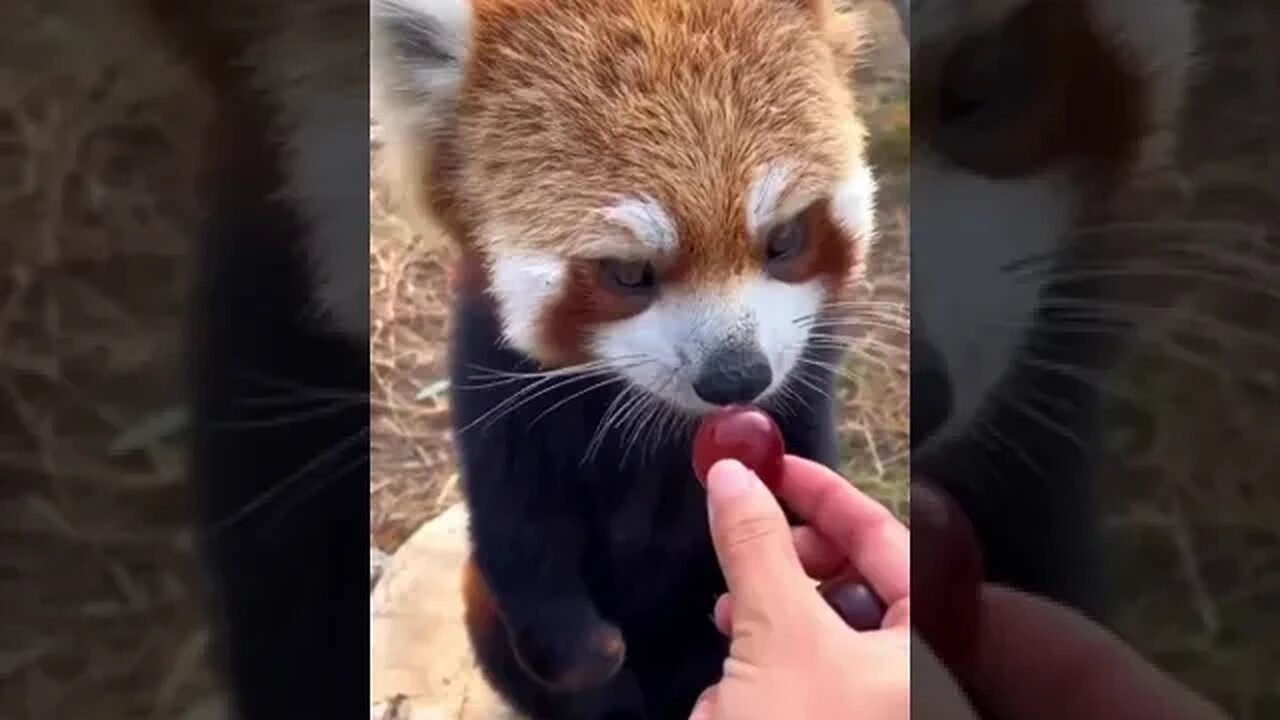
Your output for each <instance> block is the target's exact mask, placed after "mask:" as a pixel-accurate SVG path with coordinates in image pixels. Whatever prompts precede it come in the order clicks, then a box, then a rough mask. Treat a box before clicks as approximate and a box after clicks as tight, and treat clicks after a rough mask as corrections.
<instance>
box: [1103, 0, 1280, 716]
mask: <svg viewBox="0 0 1280 720" xmlns="http://www.w3.org/2000/svg"><path fill="white" fill-rule="evenodd" d="M1201 21H1202V23H1203V32H1204V52H1203V56H1204V60H1205V62H1204V67H1203V68H1202V74H1201V76H1200V78H1199V82H1198V85H1197V87H1196V90H1195V93H1194V95H1193V98H1192V102H1191V104H1190V108H1189V112H1188V117H1187V121H1188V125H1187V127H1186V131H1185V140H1184V146H1185V148H1184V152H1183V153H1182V158H1181V162H1180V167H1181V172H1182V176H1181V178H1180V183H1179V187H1177V188H1174V189H1173V192H1171V193H1167V194H1164V195H1163V196H1162V197H1155V198H1150V199H1148V200H1147V201H1146V202H1145V203H1142V204H1140V205H1139V210H1140V212H1142V213H1143V214H1142V217H1143V219H1144V226H1143V229H1142V230H1140V231H1138V232H1136V233H1134V237H1132V238H1130V239H1131V240H1134V241H1135V242H1139V243H1149V245H1148V247H1147V248H1146V250H1147V252H1145V253H1143V255H1144V256H1145V257H1152V258H1154V257H1156V256H1157V255H1159V254H1160V253H1162V252H1163V253H1165V254H1164V255H1163V258H1162V260H1161V261H1160V262H1159V264H1160V265H1162V266H1163V267H1165V268H1171V267H1174V266H1172V265H1171V258H1170V257H1169V255H1168V254H1167V249H1168V248H1170V247H1172V246H1173V245H1175V244H1179V243H1181V244H1183V245H1190V246H1192V247H1195V248H1197V249H1198V250H1199V251H1200V252H1201V253H1203V257H1200V258H1196V259H1194V260H1193V261H1190V262H1188V261H1186V260H1184V261H1183V262H1181V263H1179V264H1178V265H1177V266H1176V267H1177V268H1178V269H1181V270H1182V273H1181V274H1180V275H1179V276H1178V277H1176V278H1166V279H1164V280H1162V281H1159V282H1154V283H1151V284H1150V285H1144V286H1142V287H1141V293H1140V296H1141V301H1142V303H1143V304H1145V305H1147V306H1149V307H1150V308H1153V309H1152V310H1146V311H1142V312H1141V313H1140V315H1141V316H1142V320H1143V322H1142V325H1143V328H1142V332H1141V334H1140V338H1139V340H1138V342H1136V343H1135V344H1134V347H1133V348H1132V350H1131V353H1130V356H1129V357H1128V359H1127V361H1126V362H1125V363H1124V364H1123V365H1122V367H1121V368H1120V370H1119V372H1118V373H1116V377H1114V378H1113V379H1111V380H1110V381H1109V382H1108V385H1109V386H1111V387H1112V388H1114V389H1115V395H1116V398H1115V402H1114V404H1113V405H1114V407H1113V417H1114V418H1115V423H1114V429H1115V432H1114V438H1113V445H1112V448H1111V449H1112V452H1111V453H1110V460H1109V463H1108V466H1107V467H1106V469H1105V471H1104V475H1103V478H1102V482H1101V483H1100V487H1101V488H1102V493H1103V500H1104V502H1106V504H1107V507H1108V508H1109V513H1108V515H1109V518H1108V526H1107V532H1108V543H1107V545H1106V547H1107V548H1109V549H1110V550H1111V553H1110V557H1109V560H1110V569H1111V580H1112V582H1113V583H1114V586H1115V589H1116V592H1117V594H1118V596H1119V597H1124V598H1125V603H1124V604H1123V606H1122V607H1120V608H1118V609H1117V613H1116V617H1115V624H1116V626H1117V627H1118V628H1119V630H1120V632H1121V633H1122V634H1123V635H1125V636H1126V637H1128V638H1129V639H1130V640H1131V641H1132V642H1133V643H1134V644H1135V645H1136V646H1137V647H1138V648H1140V649H1141V650H1142V651H1144V653H1146V654H1147V655H1148V656H1149V657H1152V658H1154V659H1155V660H1156V661H1157V662H1159V663H1160V664H1161V665H1162V666H1164V667H1166V668H1168V669H1169V670H1171V671H1173V672H1174V673H1175V674H1177V675H1178V676H1180V677H1182V678H1184V679H1185V680H1186V681H1188V682H1189V683H1190V684H1191V685H1193V686H1194V687H1196V688H1197V689H1199V690H1201V691H1202V692H1207V693H1208V694H1209V695H1211V696H1212V697H1213V698H1214V699H1215V700H1216V701H1218V702H1220V703H1222V704H1223V705H1224V706H1225V707H1226V708H1227V709H1228V710H1229V711H1230V712H1231V715H1232V716H1233V717H1238V718H1241V719H1242V720H1254V719H1257V720H1261V719H1263V718H1274V717H1280V685H1278V684H1277V682H1276V679H1277V678H1280V654H1277V652H1276V649H1275V643H1276V638H1280V614H1278V613H1277V612H1276V608H1280V492H1277V490H1276V488H1277V485H1276V482H1275V479H1276V477H1277V476H1278V475H1280V451H1277V450H1276V447H1277V445H1276V442H1275V439H1276V431H1275V428H1277V427H1280V402H1277V401H1278V400H1280V378H1278V377H1277V369H1278V368H1280V294H1277V293H1276V292H1275V288H1277V287H1280V281H1278V280H1280V192H1277V187H1278V186H1277V184H1276V177H1277V176H1278V175H1277V173H1278V172H1280V123H1278V122H1277V119H1276V118H1277V109H1278V108H1280V85H1277V84H1276V79H1275V68H1276V61H1275V56H1274V54H1275V49H1274V48H1275V47H1276V45H1275V42H1276V40H1280V7H1278V6H1276V4H1275V3H1270V2H1266V1H1265V0H1253V1H1251V2H1244V3H1238V4H1236V5H1234V6H1233V7H1232V8H1231V9H1229V10H1228V9H1226V8H1223V7H1221V6H1218V7H1213V8H1210V7H1206V8H1205V10H1204V11H1202V13H1201ZM1188 271H1189V272H1188ZM1250 286H1252V287H1253V288H1257V289H1251V288H1250Z"/></svg>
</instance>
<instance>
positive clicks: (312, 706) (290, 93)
mask: <svg viewBox="0 0 1280 720" xmlns="http://www.w3.org/2000/svg"><path fill="white" fill-rule="evenodd" d="M137 2H138V5H137V9H138V10H139V11H140V12H141V13H143V14H144V15H145V17H146V19H147V20H148V21H150V22H151V24H152V27H154V29H155V31H156V32H157V33H158V34H159V35H160V36H161V37H162V39H163V40H164V41H166V42H167V44H168V45H169V47H170V48H172V51H173V55H174V60H175V62H177V63H182V64H186V65H188V66H189V67H190V68H191V70H192V76H193V79H194V81H195V82H199V83H201V84H202V85H203V86H204V87H205V88H206V89H207V92H208V94H209V96H210V97H211V98H212V100H213V114H212V117H211V118H210V122H209V132H208V137H207V140H206V147H205V156H206V158H207V162H206V167H205V173H204V178H203V181H202V185H203V187H202V188H201V193H202V194H201V197H202V199H203V205H204V208H203V215H204V218H203V221H202V224H201V227H200V232H199V238H198V243H197V245H198V253H197V255H198V282H197V286H198V287H197V290H196V297H195V299H194V303H193V305H194V314H193V316H192V317H191V331H190V350H189V353H188V354H189V357H190V358H191V364H192V368H191V393H192V397H191V407H192V417H193V423H192V428H191V444H192V458H191V468H190V474H191V477H192V481H193V483H194V485H195V488H196V490H197V496H198V500H199V515H198V523H197V529H198V531H199V532H198V537H199V538H200V542H201V547H202V550H203V557H204V560H205V562H206V564H207V566H208V569H209V578H210V587H211V590H212V596H213V603H212V610H213V614H212V619H213V626H214V629H215V630H216V632H215V634H214V637H215V638H216V642H215V646H216V648H217V650H218V651H219V652H218V658H217V660H218V663H217V664H218V665H219V669H220V670H222V674H223V677H224V679H225V682H226V685H227V686H228V691H229V695H230V699H231V703H230V704H231V707H232V714H233V716H234V717H237V718H243V719H244V720H256V719H258V718H263V719H265V718H286V717H356V716H359V715H360V714H361V713H363V712H365V706H366V703H367V692H366V690H367V685H365V684H364V680H363V678H367V677H368V675H367V670H368V667H367V657H368V655H367V643H368V631H367V627H368V626H367V625H366V624H365V622H364V618H365V614H366V613H367V612H368V594H367V585H366V583H367V582H368V579H367V576H366V574H365V573H366V572H367V565H366V563H367V560H366V552H367V546H368V541H369V536H368V515H367V513H366V512H364V511H363V508H365V507H367V503H368V471H369V462H368V442H367V439H368V430H369V414H368V403H367V393H368V382H369V354H368V342H367V327H368V303H369V300H368V267H369V265H368V256H367V252H366V248H367V247H368V243H367V238H368V157H369V156H368V125H367V123H368V80H367V78H368V33H367V29H368V24H367V23H368V15H367V13H368V6H367V5H366V4H365V3H357V2H352V1H351V0H292V1H285V2H274V1H273V2H256V1H252V0H199V1H196V2H177V1H176V0H137ZM326 398H328V399H326Z"/></svg>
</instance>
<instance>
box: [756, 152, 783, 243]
mask: <svg viewBox="0 0 1280 720" xmlns="http://www.w3.org/2000/svg"><path fill="white" fill-rule="evenodd" d="M792 177H793V174H792V172H791V168H790V166H788V165H785V164H781V163H771V164H769V165H766V166H765V168H764V171H763V172H761V173H760V175H759V176H757V177H756V179H755V181H754V182H752V183H751V188H750V189H749V190H748V191H747V229H748V230H750V231H751V234H752V235H759V234H760V231H761V230H763V229H764V228H765V227H767V226H768V225H769V223H770V221H772V220H774V219H775V218H774V215H776V214H777V213H778V211H779V210H780V209H781V208H780V207H779V206H780V204H781V202H782V198H783V195H784V194H785V193H786V191H787V189H788V187H787V186H788V185H789V184H790V182H791V180H792Z"/></svg>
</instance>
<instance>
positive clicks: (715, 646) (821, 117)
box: [371, 0, 876, 718]
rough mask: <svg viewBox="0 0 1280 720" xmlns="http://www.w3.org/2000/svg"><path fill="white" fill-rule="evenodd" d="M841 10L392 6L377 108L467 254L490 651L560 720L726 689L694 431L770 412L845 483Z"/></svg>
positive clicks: (460, 355) (468, 492) (682, 704)
mask: <svg viewBox="0 0 1280 720" xmlns="http://www.w3.org/2000/svg"><path fill="white" fill-rule="evenodd" d="M857 27H858V26H857V18H856V16H855V15H853V14H851V13H849V12H844V11H839V10H838V9H837V8H836V7H835V6H834V5H833V4H832V3H831V2H829V0H724V1H717V0H377V1H376V2H374V3H373V8H372V25H371V31H372V35H371V37H372V44H371V51H372V62H373V64H374V70H373V77H374V79H375V109H376V110H377V112H378V115H379V118H378V119H379V121H380V122H381V124H382V125H383V127H384V129H386V130H387V131H388V134H389V138H388V140H389V142H388V145H387V147H388V149H389V151H390V152H392V153H394V154H395V155H397V160H398V161H399V163H400V165H401V169H402V175H401V182H402V185H401V189H402V191H403V192H404V193H405V194H406V196H407V198H408V199H409V200H410V201H411V202H414V203H415V204H416V206H417V207H418V209H419V211H420V214H421V215H422V217H424V218H425V219H426V220H428V221H429V222H430V223H431V224H432V225H433V226H435V227H437V228H440V229H442V230H443V231H444V232H445V233H446V235H447V236H448V237H449V238H450V240H451V241H452V242H453V244H454V247H455V248H456V249H457V250H458V253H459V255H460V257H461V258H462V260H461V261H460V262H461V263H462V264H463V266H464V268H465V270H464V271H463V272H461V273H460V274H459V276H460V277H465V278H468V282H465V283H461V284H460V285H459V287H458V289H457V292H456V294H455V297H454V309H453V321H452V327H451V331H452V340H451V343H452V344H451V368H452V370H451V372H452V386H453V393H452V415H453V425H454V428H455V440H456V445H457V449H458V455H459V462H460V466H461V476H462V487H463V490H464V495H465V498H466V502H467V504H468V507H469V510H470V518H471V525H470V539H471V546H472V559H471V564H470V566H469V569H468V572H467V577H466V592H465V595H466V599H467V604H468V612H467V620H468V628H469V632H470V636H471V641H472V645H473V647H474V649H475V651H476V655H477V657H478V658H479V661H480V666H481V669H482V670H483V671H484V673H485V675H486V677H487V678H488V679H489V681H490V683H491V684H492V685H493V686H494V687H495V688H496V689H497V690H498V691H499V693H500V694H501V695H502V696H503V697H504V698H505V699H506V700H507V701H509V702H510V703H511V704H512V705H513V706H514V707H516V708H517V709H518V710H520V711H521V712H523V713H524V714H526V715H528V716H530V717H534V718H569V717H573V718H605V717H651V718H685V717H687V716H688V713H689V711H690V709H691V708H692V705H693V702H694V700H695V698H696V697H697V695H698V694H699V693H700V692H701V691H702V690H703V689H705V688H706V687H707V686H709V685H711V684H713V683H714V682H715V681H716V680H717V679H718V677H719V673H720V669H721V666H722V663H723V661H724V658H725V653H726V645H725V641H724V638H723V637H721V636H720V635H719V634H718V632H717V631H716V630H715V628H714V626H713V624H712V623H710V622H709V620H708V617H709V613H710V612H711V606H712V603H713V602H714V599H715V597H716V595H717V593H719V592H722V591H723V590H724V581H723V577H722V576H721V573H720V570H719V568H718V566H717V564H716V562H715V557H714V552H713V549H712V546H711V542H710V538H709V535H708V530H707V526H706V519H705V508H704V500H703V498H702V496H701V492H702V490H701V487H700V486H699V484H698V482H697V481H696V479H695V478H694V476H693V469H692V463H691V452H690V441H691V439H692V438H691V435H692V433H691V429H692V428H691V426H692V421H694V420H695V419H696V418H698V417H699V416H701V415H703V414H705V413H707V412H709V411H711V410H713V409H715V408H718V407H720V406H723V405H726V404H730V403H741V402H750V403H756V404H759V405H763V406H765V407H766V408H769V409H771V410H772V411H773V412H774V413H775V415H776V416H777V417H778V419H779V423H780V425H781V427H782V431H783V434H784V436H785V437H786V443H787V447H788V448H789V450H790V451H791V452H793V453H795V454H798V455H802V456H805V457H809V458H812V459H815V460H818V461H820V462H824V463H826V464H828V465H834V464H835V463H836V462H837V457H836V455H837V453H836V440H835V433H834V422H833V420H834V418H833V415H834V410H833V407H832V402H831V396H832V395H833V394H834V386H833V373H834V372H835V368H836V365H837V363H838V361H839V356H840V351H841V346H842V342H843V341H842V340H841V338H840V332H841V329H842V328H843V327H844V325H843V322H844V319H843V318H844V317H845V315H846V314H847V312H846V311H847V310H848V308H849V307H850V305H849V303H852V302H856V299H855V298H854V296H853V294H852V293H851V288H852V287H853V286H854V285H855V284H856V281H857V280H858V279H859V278H860V277H861V276H862V273H863V272H864V265H865V257H866V254H867V249H868V246H869V244H870V243H871V242H872V240H873V238H874V235H875V225H874V209H875V190H876V184H875V181H874V177H873V173H872V171H871V169H870V166H869V165H868V163H867V160H866V155H865V143H866V128H865V127H864V125H863V123H862V121H861V119H860V112H859V105H858V100H857V97H856V95H855V88H854V87H853V85H852V84H851V80H850V78H851V77H852V69H853V63H854V61H855V60H856V55H857V50H858V46H857V38H858V33H857V32H856V31H857Z"/></svg>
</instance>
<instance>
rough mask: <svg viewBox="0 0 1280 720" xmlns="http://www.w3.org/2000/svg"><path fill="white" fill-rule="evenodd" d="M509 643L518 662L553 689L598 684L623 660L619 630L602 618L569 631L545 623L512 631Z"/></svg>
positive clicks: (624, 649) (624, 652)
mask: <svg viewBox="0 0 1280 720" xmlns="http://www.w3.org/2000/svg"><path fill="white" fill-rule="evenodd" d="M512 645H513V649H514V650H515V656H516V659H517V660H518V661H519V662H520V666H521V667H522V668H523V669H524V671H525V672H527V673H528V674H529V675H530V676H531V677H533V679H534V680H536V681H538V682H539V683H540V684H542V685H544V686H545V687H547V688H548V689H550V690H552V691H555V692H563V693H573V692H583V691H586V690H591V689H594V688H598V687H600V686H602V685H604V684H605V683H607V682H608V681H609V680H611V679H612V678H613V676H614V675H616V674H617V673H618V670H620V669H621V668H622V663H623V662H624V661H625V660H626V655H627V644H626V641H625V640H624V639H623V637H622V631H621V630H619V629H618V628H617V627H614V626H613V625H611V624H609V623H607V622H604V621H596V622H595V623H594V624H593V625H588V626H586V627H584V628H582V631H579V632H570V631H568V628H565V627H555V626H553V625H547V626H543V627H539V628H528V629H526V630H525V631H524V632H518V633H514V634H513V636H512Z"/></svg>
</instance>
